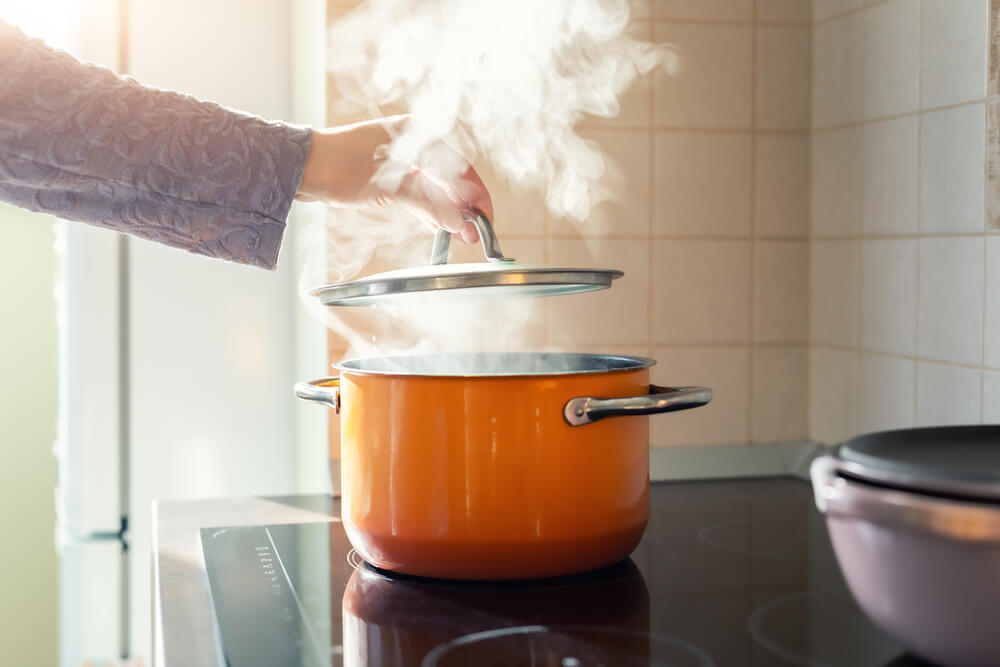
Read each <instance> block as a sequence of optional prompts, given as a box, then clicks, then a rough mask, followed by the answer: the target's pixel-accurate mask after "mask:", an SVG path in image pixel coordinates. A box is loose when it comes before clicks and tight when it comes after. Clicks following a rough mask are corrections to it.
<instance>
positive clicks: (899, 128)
mask: <svg viewBox="0 0 1000 667" xmlns="http://www.w3.org/2000/svg"><path fill="white" fill-rule="evenodd" d="M855 131H858V130H855ZM860 131H861V132H862V134H863V137H864V149H863V151H864V157H863V168H862V172H861V179H862V181H861V182H863V183H864V187H863V188H861V189H862V191H863V194H862V198H861V230H862V232H863V233H865V234H915V233H916V231H917V184H918V170H917V165H918V160H917V146H918V141H919V123H918V121H917V117H916V116H904V117H903V118H893V119H891V120H883V121H880V122H875V123H869V124H866V125H865V126H864V128H863V129H862V130H860Z"/></svg>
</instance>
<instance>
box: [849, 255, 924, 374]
mask: <svg viewBox="0 0 1000 667" xmlns="http://www.w3.org/2000/svg"><path fill="white" fill-rule="evenodd" d="M860 325H861V327H860V328H861V347H862V348H863V349H865V350H868V351H875V352H885V353H888V354H899V355H903V356H910V357H912V356H913V355H914V354H915V352H916V343H917V336H916V333H917V242H916V241H915V240H913V239H893V240H867V241H862V242H861V317H860Z"/></svg>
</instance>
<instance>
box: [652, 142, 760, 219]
mask: <svg viewBox="0 0 1000 667" xmlns="http://www.w3.org/2000/svg"><path fill="white" fill-rule="evenodd" d="M751 152H752V151H751V137H750V135H749V134H731V133H725V134H712V133H707V132H681V131H659V132H657V133H656V141H655V149H654V168H653V175H654V183H653V202H654V204H653V232H654V233H655V234H669V235H680V236H748V235H749V234H750V188H751V183H752V181H753V177H752V163H751Z"/></svg>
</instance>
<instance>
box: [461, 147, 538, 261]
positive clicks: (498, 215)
mask: <svg viewBox="0 0 1000 667" xmlns="http://www.w3.org/2000/svg"><path fill="white" fill-rule="evenodd" d="M476 172H477V173H478V174H479V176H480V178H482V179H483V183H485V184H486V187H487V189H488V190H489V192H490V198H491V199H492V201H493V221H492V222H493V223H494V226H495V228H496V233H497V236H498V238H499V239H500V241H501V247H503V246H502V243H503V239H504V237H505V236H533V237H538V238H542V237H544V236H545V217H546V215H547V214H548V213H547V209H546V207H545V196H544V194H543V193H542V192H540V191H539V190H538V189H535V188H532V187H530V185H529V184H524V185H519V184H517V183H514V182H512V181H511V180H509V179H508V178H505V177H504V176H501V175H499V174H497V173H496V171H494V170H493V169H492V167H491V165H490V162H489V160H482V161H481V162H480V163H477V164H476Z"/></svg>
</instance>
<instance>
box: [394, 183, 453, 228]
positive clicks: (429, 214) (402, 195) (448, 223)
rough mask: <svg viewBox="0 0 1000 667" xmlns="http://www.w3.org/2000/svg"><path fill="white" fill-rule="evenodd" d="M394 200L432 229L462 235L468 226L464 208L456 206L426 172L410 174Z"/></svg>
mask: <svg viewBox="0 0 1000 667" xmlns="http://www.w3.org/2000/svg"><path fill="white" fill-rule="evenodd" d="M394 198H395V199H396V201H398V202H399V203H400V204H402V205H403V206H405V207H407V208H408V209H410V210H411V211H412V212H413V213H414V214H416V216H417V217H418V218H420V219H421V220H422V221H423V222H425V223H426V224H428V225H429V226H431V227H432V228H439V227H440V228H443V229H447V230H448V231H449V232H452V233H461V232H462V230H463V228H464V227H465V225H466V224H467V223H466V222H465V220H464V219H463V218H462V208H464V207H463V206H461V205H456V204H455V202H454V201H453V200H452V199H451V198H450V197H448V195H447V193H446V192H445V191H444V190H443V189H442V188H441V187H440V185H439V184H438V183H436V182H435V181H433V180H431V179H430V178H428V175H427V173H426V172H424V171H411V172H410V173H408V174H407V175H406V176H405V177H404V178H403V181H402V183H401V184H400V188H399V192H398V193H396V196H395V197H394Z"/></svg>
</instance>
